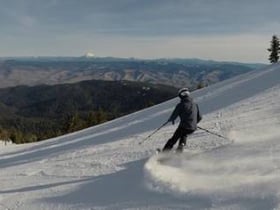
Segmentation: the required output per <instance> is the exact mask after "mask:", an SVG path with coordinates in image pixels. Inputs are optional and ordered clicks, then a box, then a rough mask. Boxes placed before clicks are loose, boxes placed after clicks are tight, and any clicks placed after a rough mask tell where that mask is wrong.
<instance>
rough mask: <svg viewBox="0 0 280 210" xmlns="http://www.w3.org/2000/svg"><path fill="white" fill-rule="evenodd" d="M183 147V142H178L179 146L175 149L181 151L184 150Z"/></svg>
mask: <svg viewBox="0 0 280 210" xmlns="http://www.w3.org/2000/svg"><path fill="white" fill-rule="evenodd" d="M184 147H185V144H179V146H178V147H177V149H176V152H177V153H182V152H183V151H184Z"/></svg>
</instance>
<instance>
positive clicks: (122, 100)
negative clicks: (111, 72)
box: [0, 80, 177, 143]
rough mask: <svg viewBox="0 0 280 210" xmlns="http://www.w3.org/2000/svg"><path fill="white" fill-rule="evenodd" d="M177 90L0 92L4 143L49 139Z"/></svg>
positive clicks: (86, 85) (121, 85)
mask: <svg viewBox="0 0 280 210" xmlns="http://www.w3.org/2000/svg"><path fill="white" fill-rule="evenodd" d="M176 91H177V89H175V88H173V87H169V86H164V85H153V84H148V83H138V82H128V81H99V80H90V81H82V82H79V83H75V84H61V85H53V86H50V85H40V86H34V87H28V86H17V87H12V88H5V89H0V139H2V140H5V139H11V140H12V141H13V142H14V143H26V142H33V141H40V140H43V139H48V138H51V137H55V136H59V135H62V134H66V133H70V132H73V131H77V130H80V129H83V128H86V127H90V126H93V125H96V124H99V123H102V122H105V121H108V120H112V119H114V118H117V117H120V116H123V115H126V114H129V113H132V112H135V111H137V110H140V109H143V108H146V107H149V106H152V105H155V104H158V103H161V102H163V101H166V100H168V99H171V98H173V97H175V96H176Z"/></svg>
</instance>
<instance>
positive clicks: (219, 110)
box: [0, 65, 280, 210]
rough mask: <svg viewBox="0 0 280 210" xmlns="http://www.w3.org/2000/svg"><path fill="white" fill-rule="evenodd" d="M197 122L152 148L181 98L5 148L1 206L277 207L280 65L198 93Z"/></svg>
mask: <svg viewBox="0 0 280 210" xmlns="http://www.w3.org/2000/svg"><path fill="white" fill-rule="evenodd" d="M192 96H193V97H194V99H195V101H196V102H197V103H198V104H199V105H200V107H201V111H202V113H203V116H204V118H203V121H202V122H201V123H200V126H201V127H203V128H206V129H209V130H211V131H212V132H216V133H219V134H222V135H224V136H226V137H228V140H227V139H222V138H219V137H216V136H214V135H211V134H209V133H206V132H204V131H202V130H198V131H197V132H195V133H194V134H193V135H192V136H190V137H189V139H188V142H187V146H188V148H187V149H186V151H185V152H184V153H183V154H181V155H176V154H175V153H174V154H173V153H171V154H169V155H163V154H158V155H156V154H155V152H154V151H155V149H156V148H157V147H162V146H163V145H164V143H165V142H166V140H167V139H168V138H170V137H171V135H172V133H173V132H174V130H175V129H176V125H175V126H174V125H168V126H165V127H164V128H162V129H161V130H160V131H159V132H157V133H156V134H154V135H153V136H152V137H151V138H150V139H149V140H147V141H146V142H145V143H144V144H142V145H139V142H141V141H142V140H143V139H144V138H145V137H146V136H148V135H149V134H150V133H151V132H152V131H153V129H155V128H157V127H159V126H160V125H161V124H162V123H164V122H165V121H166V120H167V119H168V117H169V115H170V114H171V112H172V110H173V108H174V106H175V104H176V103H177V102H178V99H174V100H171V101H167V102H165V103H163V104H160V105H157V106H154V107H152V108H149V109H145V110H143V111H139V112H137V113H134V114H131V115H128V116H125V117H122V118H119V119H117V120H114V121H111V122H108V123H104V124H102V125H99V126H95V127H92V128H89V129H86V130H83V131H80V132H76V133H72V134H69V135H66V136H62V137H58V138H54V139H49V140H47V141H44V142H39V143H35V144H26V145H17V146H15V145H8V146H1V147H0V186H1V188H0V209H1V210H2V209H6V210H17V209H20V210H22V209H23V210H46V209H56V210H57V209H58V210H66V209H67V210H69V209H70V210H72V209H73V210H74V209H266V210H267V209H280V129H279V125H280V106H279V104H280V65H272V66H269V67H267V68H266V69H262V70H259V71H256V72H252V73H249V74H245V75H241V76H238V77H236V78H233V79H231V80H227V81H224V82H221V83H219V84H216V85H213V86H211V87H208V88H205V89H201V90H199V91H195V92H193V93H192Z"/></svg>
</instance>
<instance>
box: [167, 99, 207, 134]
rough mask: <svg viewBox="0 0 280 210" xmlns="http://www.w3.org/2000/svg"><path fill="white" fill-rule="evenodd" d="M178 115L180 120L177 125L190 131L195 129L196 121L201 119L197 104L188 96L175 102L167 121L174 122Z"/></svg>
mask: <svg viewBox="0 0 280 210" xmlns="http://www.w3.org/2000/svg"><path fill="white" fill-rule="evenodd" d="M178 116H179V117H180V120H181V121H180V124H179V127H182V128H184V129H186V130H190V131H195V130H196V128H197V123H199V121H200V120H201V119H202V116H201V114H200V112H199V108H198V105H197V104H196V103H194V102H193V100H192V98H190V97H186V98H183V99H181V102H180V103H179V104H177V106H176V108H175V109H174V111H173V113H172V114H171V116H170V118H169V120H168V121H170V122H173V123H174V121H175V120H176V118H177V117H178Z"/></svg>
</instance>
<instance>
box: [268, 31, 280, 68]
mask: <svg viewBox="0 0 280 210" xmlns="http://www.w3.org/2000/svg"><path fill="white" fill-rule="evenodd" d="M267 50H268V51H269V52H270V55H269V60H270V62H271V63H277V62H278V60H279V51H280V44H279V39H278V37H277V36H276V35H273V36H272V40H271V42H270V48H268V49H267Z"/></svg>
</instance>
